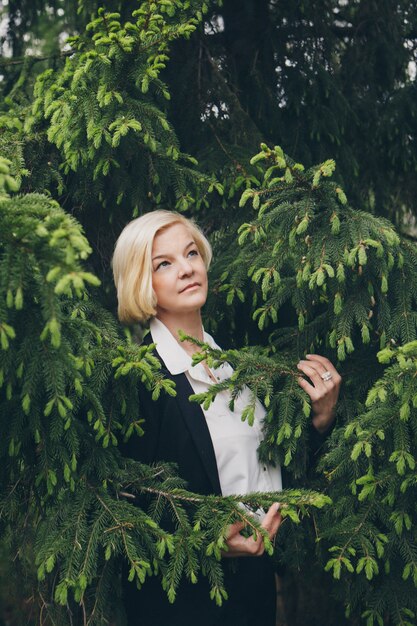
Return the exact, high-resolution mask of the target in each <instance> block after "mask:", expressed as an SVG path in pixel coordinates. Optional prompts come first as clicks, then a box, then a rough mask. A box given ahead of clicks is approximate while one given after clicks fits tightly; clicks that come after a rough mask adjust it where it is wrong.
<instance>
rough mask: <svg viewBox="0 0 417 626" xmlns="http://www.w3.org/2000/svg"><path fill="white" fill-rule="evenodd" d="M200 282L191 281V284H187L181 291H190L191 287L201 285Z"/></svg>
mask: <svg viewBox="0 0 417 626" xmlns="http://www.w3.org/2000/svg"><path fill="white" fill-rule="evenodd" d="M199 286H200V285H199V283H191V285H187V286H186V287H184V289H181V291H180V293H184V291H188V290H189V289H194V287H199Z"/></svg>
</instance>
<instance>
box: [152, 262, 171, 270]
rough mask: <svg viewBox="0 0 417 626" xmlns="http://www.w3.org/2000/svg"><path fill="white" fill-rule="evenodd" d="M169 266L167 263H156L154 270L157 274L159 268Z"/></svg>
mask: <svg viewBox="0 0 417 626" xmlns="http://www.w3.org/2000/svg"><path fill="white" fill-rule="evenodd" d="M168 265H169V261H161V262H160V263H158V265H157V266H156V268H155V271H156V272H157V271H158V270H159V268H160V267H167V266H168Z"/></svg>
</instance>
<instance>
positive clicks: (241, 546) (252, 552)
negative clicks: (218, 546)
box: [223, 503, 282, 557]
mask: <svg viewBox="0 0 417 626" xmlns="http://www.w3.org/2000/svg"><path fill="white" fill-rule="evenodd" d="M281 521H282V517H281V513H280V512H279V504H277V503H275V504H273V505H272V506H270V507H269V509H268V512H267V514H266V515H265V517H264V519H263V520H262V524H261V526H262V528H265V530H266V531H267V532H268V535H269V538H270V540H271V541H272V540H273V539H274V537H275V535H276V534H277V531H278V528H279V525H280V524H281ZM244 527H245V524H244V523H243V522H236V523H235V524H231V525H230V526H229V534H228V538H227V545H228V548H229V549H228V551H227V552H223V556H224V557H235V556H261V555H262V554H263V553H264V551H265V545H264V542H263V538H262V535H260V534H259V533H258V534H257V538H256V540H255V539H254V538H253V537H252V535H251V536H250V537H244V536H243V535H241V534H240V531H241V530H243V528H244Z"/></svg>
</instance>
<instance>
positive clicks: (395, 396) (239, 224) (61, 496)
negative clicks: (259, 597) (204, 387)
mask: <svg viewBox="0 0 417 626" xmlns="http://www.w3.org/2000/svg"><path fill="white" fill-rule="evenodd" d="M52 4H53V8H54V11H57V10H58V9H63V10H64V13H63V14H62V13H55V18H56V19H55V20H53V21H54V25H55V26H56V31H55V34H53V33H52V31H50V30H49V31H48V36H46V35H45V36H44V35H43V34H42V33H45V32H46V30H48V28H49V27H48V24H49V23H50V18H49V17H47V18H46V17H45V16H42V15H41V9H42V8H44V7H46V6H52ZM76 8H77V7H76V6H75V5H74V4H73V3H66V2H59V1H57V2H55V3H49V2H41V0H39V2H37V3H29V4H28V3H27V2H26V1H25V2H24V1H23V0H13V2H11V1H10V11H9V16H10V18H11V25H14V32H13V37H11V38H10V41H11V43H12V53H13V55H14V57H13V58H12V59H11V60H10V61H11V62H9V60H8V59H4V60H2V63H3V68H4V75H5V79H4V81H3V83H2V90H3V92H4V94H5V96H7V97H6V98H5V99H4V101H3V102H2V104H1V116H0V126H1V130H2V132H1V134H0V152H1V155H3V156H4V157H6V160H4V159H3V160H1V161H0V348H1V350H0V355H1V360H0V379H1V380H0V382H1V388H0V414H1V420H0V431H1V437H0V468H1V469H0V478H1V481H0V528H1V533H2V543H1V546H2V554H4V555H5V557H4V558H5V559H6V558H7V555H11V558H13V559H14V560H15V561H14V562H15V563H16V572H15V574H16V577H17V578H19V577H20V578H21V579H23V578H25V586H24V588H23V589H22V591H21V593H22V596H24V597H25V599H27V598H29V597H31V598H32V600H31V602H30V603H28V604H25V605H24V606H25V607H26V606H27V607H28V611H27V613H25V615H24V617H22V618H21V622H22V623H27V622H28V621H29V620H30V619H33V621H35V622H36V621H37V620H38V621H42V620H44V621H47V620H50V621H52V622H54V623H57V624H66V623H70V621H71V619H72V623H85V624H87V623H88V624H93V623H96V624H102V623H104V621H105V620H106V619H110V618H112V619H114V620H115V621H116V622H120V620H122V615H121V613H120V611H119V609H120V607H119V604H118V599H119V598H118V590H119V583H120V577H121V575H122V574H121V563H122V562H123V563H124V564H125V566H126V565H127V569H128V574H127V575H128V576H129V577H130V578H131V579H132V584H136V583H138V584H141V582H142V581H143V580H144V578H145V577H146V576H148V575H151V574H156V572H158V573H159V574H160V575H161V582H162V584H163V587H164V589H165V590H166V592H167V593H168V596H169V597H170V598H171V599H174V597H175V589H176V586H177V584H178V581H179V579H180V578H181V576H186V577H188V578H189V579H190V580H194V578H195V577H196V576H197V577H198V576H201V575H204V576H207V577H208V579H209V581H210V585H211V589H212V597H213V600H214V601H216V602H221V601H223V600H224V598H225V594H226V593H227V590H224V589H223V582H222V571H221V567H220V563H221V561H220V560H219V559H220V555H221V550H222V549H223V548H224V540H225V533H226V529H227V526H228V524H230V523H231V522H232V521H234V520H237V519H242V516H243V518H244V519H245V520H246V521H247V523H248V525H249V527H251V526H254V527H257V522H256V521H255V522H253V519H252V518H251V516H250V515H248V514H247V512H246V511H245V510H243V509H242V508H241V507H240V506H239V505H238V502H239V501H240V502H242V501H244V502H245V504H247V506H248V508H249V509H256V508H258V506H259V505H262V506H264V507H267V506H268V505H269V504H271V503H272V502H273V501H275V500H276V495H273V494H272V495H271V494H269V495H268V494H267V495H265V494H250V495H248V496H246V497H244V498H243V497H241V496H239V497H236V498H224V499H222V498H202V497H201V496H199V495H198V494H192V493H189V492H187V491H186V485H184V484H183V483H182V482H181V481H180V480H179V479H178V478H177V477H176V475H175V468H173V467H171V466H169V465H166V464H163V463H161V464H160V465H158V466H156V467H146V466H143V465H140V464H138V463H136V462H134V461H130V460H125V459H123V457H122V456H121V454H120V451H119V449H118V447H119V445H120V446H121V447H123V442H124V441H125V440H126V439H127V438H129V437H136V436H140V434H141V432H142V429H146V424H144V423H143V421H142V420H141V416H140V406H139V407H138V396H137V384H138V382H139V380H141V384H145V385H147V386H148V388H149V389H150V390H152V392H153V394H154V396H155V397H157V396H158V394H159V393H171V394H172V393H175V390H174V389H173V388H172V385H171V383H170V382H169V381H166V380H164V379H163V378H162V376H161V374H160V372H159V368H158V362H157V361H156V360H155V358H154V357H153V355H152V351H151V349H148V348H146V347H144V348H140V347H138V346H137V345H136V343H135V342H134V341H133V340H132V338H131V333H130V332H127V331H126V333H125V334H123V333H121V331H120V329H119V328H118V326H117V324H116V323H115V320H114V315H113V312H112V311H113V310H114V294H113V288H112V286H111V285H110V283H111V277H110V271H109V259H110V256H111V250H112V248H113V245H114V241H115V239H116V237H117V235H118V234H119V232H120V230H121V227H122V225H123V224H124V223H125V222H126V221H127V220H128V219H130V218H131V217H132V216H133V215H135V214H137V213H142V212H144V211H146V210H149V209H153V208H156V207H159V206H163V207H168V208H174V207H177V208H178V209H180V210H184V211H187V213H188V214H190V215H193V216H195V217H196V218H197V221H199V222H200V223H201V224H202V225H203V226H204V227H205V229H206V230H207V231H208V232H209V233H210V236H211V240H212V243H213V247H214V251H215V255H214V263H213V267H212V270H211V287H212V293H211V297H210V301H209V303H208V305H207V307H206V321H205V324H206V327H208V328H209V329H213V330H214V332H215V336H216V339H217V340H218V341H219V343H220V344H221V345H225V346H233V349H231V350H228V351H226V352H221V351H220V352H218V351H211V350H208V349H207V347H206V346H201V347H202V350H203V352H205V353H207V355H208V360H209V362H211V360H214V361H216V360H224V359H226V360H228V361H229V362H230V363H231V364H232V365H233V367H234V369H235V375H234V376H233V379H232V380H231V381H229V382H225V383H222V384H221V385H215V386H214V387H213V389H212V391H211V392H210V393H209V394H208V395H207V396H205V397H197V398H194V399H195V400H197V401H200V402H201V401H202V402H210V400H211V399H212V397H213V395H214V394H215V393H216V392H218V391H220V390H222V389H224V388H227V387H228V388H230V390H231V392H232V403H233V398H234V397H236V395H237V394H238V393H239V390H240V389H241V387H242V385H243V384H248V385H249V386H250V388H251V389H252V391H253V393H254V397H255V395H258V396H259V397H260V398H261V400H262V401H263V402H264V404H265V406H266V408H267V411H268V419H267V423H266V427H265V428H266V430H265V441H264V443H263V445H262V448H261V450H260V453H261V456H262V458H264V459H268V460H271V459H272V460H275V461H277V462H280V463H282V464H283V466H285V470H286V473H287V480H288V481H289V482H287V484H291V481H292V482H293V483H294V484H296V485H297V489H295V490H287V491H285V492H283V493H282V494H281V495H280V501H281V503H282V511H283V514H284V517H286V518H287V521H286V523H285V524H283V526H282V528H281V529H280V533H279V535H278V544H279V546H278V549H277V558H278V560H279V561H280V562H281V563H285V565H286V567H287V572H289V573H288V577H289V579H290V580H297V579H298V587H299V589H301V591H300V593H301V595H302V599H303V598H304V601H306V597H307V595H306V590H305V589H306V587H305V586H306V584H307V583H310V581H311V580H312V578H310V576H311V575H312V572H314V576H313V580H314V582H313V583H312V587H316V588H320V594H314V593H313V594H312V595H313V597H314V596H315V597H320V603H321V604H322V605H323V606H322V607H321V608H320V611H319V612H318V613H317V616H318V619H319V617H320V623H325V620H326V619H327V620H328V619H330V617H329V616H336V617H335V618H334V619H335V620H337V621H338V622H339V621H340V619H341V612H342V610H345V611H346V617H345V620H346V623H349V624H352V625H353V624H358V623H360V622H365V623H367V624H368V625H369V626H371V625H373V624H378V625H379V624H402V625H404V624H415V623H416V619H417V618H416V614H417V607H416V600H415V597H416V584H417V573H416V572H417V565H416V564H417V553H416V537H415V527H416V524H417V520H416V514H417V512H416V504H415V501H416V497H415V489H416V481H415V457H416V454H417V452H416V450H417V441H416V432H417V429H416V427H415V422H414V420H415V419H416V415H415V405H417V402H416V400H415V398H416V397H417V390H416V389H415V373H416V363H415V361H416V349H415V345H414V342H415V339H416V321H417V318H416V299H417V287H416V285H417V276H416V269H417V257H416V251H415V246H414V244H412V243H410V242H409V241H407V240H403V239H401V238H400V236H399V235H398V234H397V233H396V232H395V230H394V229H393V227H392V225H391V224H390V223H389V222H388V221H386V220H385V219H383V218H381V217H376V215H389V216H392V217H395V219H396V221H397V222H401V220H402V216H403V215H404V212H407V211H410V210H413V208H414V199H415V167H416V162H415V154H416V151H415V138H414V135H415V133H414V130H415V128H414V125H415V119H417V116H416V109H415V102H416V99H415V97H414V92H415V82H413V80H412V77H411V74H410V73H409V70H408V64H409V62H410V61H411V60H412V59H413V58H415V46H414V38H415V37H414V34H415V28H416V13H415V10H414V7H413V6H411V5H410V3H405V2H404V3H402V2H400V3H396V4H394V3H389V2H388V3H383V4H378V5H376V4H375V3H373V2H365V1H363V2H355V3H353V2H347V3H346V4H340V3H339V2H333V1H329V0H323V1H322V2H319V3H318V4H317V3H309V2H301V3H276V2H275V3H271V2H266V0H265V1H264V0H262V1H257V2H256V3H255V0H244V1H243V2H239V3H237V2H236V0H225V2H224V3H223V5H221V4H220V3H216V4H211V5H210V6H206V4H205V3H204V2H200V1H199V0H194V1H192V2H181V1H179V0H167V1H166V2H164V3H152V2H150V1H146V2H119V1H118V0H114V1H112V2H109V3H107V4H106V8H105V9H101V10H100V11H99V12H97V8H98V7H97V6H96V2H95V1H94V0H85V1H84V2H79V3H78V9H79V10H78V13H77V11H76ZM19 11H23V12H24V13H25V15H24V19H22V20H21V21H20V22H19V19H18V17H19ZM52 15H53V14H52ZM236 16H238V19H237V17H236ZM220 18H222V19H223V20H224V29H223V27H222V26H221V19H220ZM60 20H62V22H61V21H60ZM64 22H65V29H66V31H67V32H69V33H70V34H71V35H74V36H73V37H72V38H71V39H70V44H69V45H70V50H61V49H60V46H59V44H58V42H57V39H56V34H57V33H58V31H59V30H60V28H59V25H60V24H61V23H64ZM35 23H36V26H35V28H34V30H33V29H32V25H33V24H35ZM87 24H89V25H88V28H87V29H85V26H86V25H87ZM47 27H48V28H47ZM28 29H31V37H30V40H29V42H28V45H30V46H34V51H35V57H37V58H33V59H31V58H30V57H28V58H27V59H26V60H25V62H24V63H23V64H22V63H21V61H22V58H21V55H22V54H23V52H24V51H25V46H26V44H25V41H24V35H25V33H26V32H27V31H28ZM33 34H35V35H37V36H39V43H37V42H36V37H34V36H33ZM36 46H38V47H36ZM44 57H47V58H44ZM168 57H170V59H169V58H168ZM45 70H46V71H45ZM185 87H186V88H185ZM33 89H35V94H34V92H33ZM170 96H172V97H171V99H169V97H170ZM265 139H266V140H268V142H269V143H270V144H271V145H273V144H275V143H279V144H280V145H281V146H282V149H281V148H279V147H275V148H270V147H268V145H266V144H261V149H260V152H259V153H258V154H257V155H256V156H255V157H253V159H252V162H249V158H250V157H249V155H252V154H253V152H254V151H255V149H256V148H255V146H256V145H258V144H259V143H260V142H261V141H263V140H265ZM184 151H185V152H184ZM187 152H190V153H191V154H193V155H195V156H197V157H198V158H199V161H200V163H199V164H197V163H196V161H195V159H194V158H193V157H190V156H189V155H188V154H187ZM286 153H290V154H292V155H294V156H296V157H297V159H300V160H302V161H303V162H305V163H307V168H304V167H303V166H302V165H300V164H299V163H297V162H295V161H293V160H292V159H291V158H290V157H288V156H287V154H286ZM330 156H334V157H335V158H336V160H337V164H338V175H339V180H338V181H337V182H333V179H332V175H333V171H334V168H335V163H334V161H333V160H332V159H329V157H330ZM316 162H319V163H321V164H320V165H313V164H314V163H316ZM217 181H221V183H222V184H219V183H218V182H217ZM19 185H20V189H21V191H22V192H23V194H22V195H19V196H18V195H13V194H15V193H16V192H17V191H18V189H19ZM342 187H343V189H346V190H347V192H348V193H347V195H348V196H349V199H350V200H351V201H352V205H350V204H349V203H348V202H347V198H346V195H345V192H344V191H343V189H342ZM223 189H224V195H222V194H223ZM212 191H217V192H218V193H211V192H212ZM10 194H12V195H10ZM52 198H54V199H52ZM57 200H59V204H58V202H57ZM239 200H240V205H239ZM353 206H356V207H359V208H363V209H370V210H371V211H372V212H373V213H374V215H371V214H370V213H366V212H365V211H362V210H358V209H357V208H353ZM61 207H63V208H61ZM71 215H76V217H77V219H78V220H79V221H80V222H81V223H82V225H83V228H81V227H80V225H79V222H77V221H76V220H75V219H74V218H73V217H71ZM84 232H85V233H86V234H87V237H88V241H89V242H90V243H88V242H87V238H86V237H85V236H84ZM96 275H99V276H100V279H102V283H101V287H100V289H92V288H93V287H95V286H98V284H99V281H98V279H97V278H96ZM106 300H107V302H106V305H107V306H106V307H103V305H102V304H101V305H100V304H99V301H100V302H101V303H103V301H106ZM135 334H136V331H135ZM410 342H411V343H410ZM254 344H256V346H255V347H254ZM242 346H243V348H242ZM248 346H250V347H248ZM237 348H239V349H237ZM310 351H317V352H320V353H321V354H325V355H327V356H329V358H331V359H332V360H333V362H334V363H337V365H338V368H339V370H340V371H341V372H342V374H343V377H344V386H343V393H342V397H341V399H340V402H339V405H338V409H337V424H336V427H335V429H334V431H333V433H332V434H331V436H330V437H329V439H328V441H327V443H326V444H324V445H323V442H322V441H319V440H318V439H317V437H315V436H314V433H313V432H312V429H311V428H310V427H309V423H310V407H309V404H308V401H307V396H306V395H305V394H304V392H303V391H302V390H301V389H300V387H299V386H298V384H297V376H298V370H297V369H296V363H297V361H298V359H299V358H301V357H303V356H304V354H305V353H306V352H310ZM251 416H252V408H251V406H249V407H248V409H247V411H245V412H244V414H243V415H242V418H243V419H246V420H247V421H248V422H249V423H250V422H251ZM317 468H318V469H317ZM300 485H302V486H303V487H305V488H306V489H305V490H304V489H303V490H301V489H298V487H300ZM313 489H314V490H319V491H320V493H321V495H319V494H318V493H317V492H316V491H313ZM323 494H326V495H323ZM328 495H329V496H331V498H332V505H331V506H327V507H325V508H323V510H319V511H315V508H317V507H322V506H323V505H324V504H329V500H328V498H327V496H328ZM133 503H135V504H139V505H140V506H135V505H134V504H133ZM213 511H214V512H215V515H213ZM166 519H170V520H177V524H176V526H175V525H174V528H173V529H172V532H168V531H167V530H166V525H165V520H166ZM299 519H301V520H302V523H301V524H298V525H296V524H295V523H290V521H292V522H297V521H298V520H299ZM22 546H23V548H22ZM267 547H268V549H270V545H269V543H268V542H267ZM8 571H9V570H8V569H6V568H4V569H3V570H2V575H3V578H6V576H8V574H7V572H8ZM300 572H301V573H300ZM300 577H303V580H302V581H301V582H300V580H299V579H300ZM305 578H307V579H308V581H306V580H305ZM15 587H16V586H15ZM18 587H19V589H20V585H19V586H18ZM16 588H17V587H16ZM303 588H304V591H303ZM313 591H314V589H313ZM310 593H312V592H311V591H310ZM303 594H304V595H303ZM331 594H333V595H334V596H337V597H338V598H339V599H340V601H339V604H338V603H337V601H335V600H334V599H331V600H329V601H328V600H327V598H328V596H329V595H331ZM327 602H328V604H326V603H327ZM19 603H20V604H22V606H23V603H22V602H21V601H20V600H19ZM290 604H291V602H290V601H288V605H290ZM299 604H300V606H303V601H301V602H300V603H299ZM305 606H307V609H306V610H307V612H308V607H309V604H306V605H305ZM303 610H304V609H299V614H298V616H297V620H298V621H297V623H303V624H306V623H307V622H308V620H310V619H311V615H309V616H306V615H303V614H302V611H303ZM300 611H301V615H300ZM294 613H295V612H294ZM293 617H294V616H293ZM332 619H333V617H332ZM308 623H311V622H308ZM294 624H295V618H294ZM292 626H293V625H292Z"/></svg>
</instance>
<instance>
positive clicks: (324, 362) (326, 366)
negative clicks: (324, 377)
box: [306, 354, 342, 383]
mask: <svg viewBox="0 0 417 626" xmlns="http://www.w3.org/2000/svg"><path fill="white" fill-rule="evenodd" d="M306 359H307V360H308V362H309V363H311V364H313V363H314V362H316V363H318V364H320V366H321V367H322V368H323V373H324V372H330V374H331V375H332V377H333V379H334V382H336V383H339V382H340V381H341V380H342V378H341V376H340V374H339V372H338V371H337V369H336V368H335V366H334V365H333V363H332V362H331V361H329V359H327V358H326V357H325V356H321V355H320V354H306Z"/></svg>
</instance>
